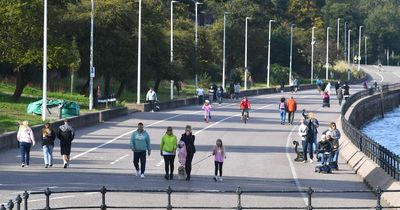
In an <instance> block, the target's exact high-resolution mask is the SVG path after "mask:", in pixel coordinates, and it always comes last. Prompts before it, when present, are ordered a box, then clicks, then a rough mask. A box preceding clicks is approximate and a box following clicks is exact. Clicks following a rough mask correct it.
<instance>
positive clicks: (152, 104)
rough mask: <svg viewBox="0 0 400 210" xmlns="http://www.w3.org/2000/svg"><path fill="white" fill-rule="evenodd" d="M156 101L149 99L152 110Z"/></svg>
mask: <svg viewBox="0 0 400 210" xmlns="http://www.w3.org/2000/svg"><path fill="white" fill-rule="evenodd" d="M155 102H156V101H155V100H149V103H150V109H151V111H154V105H155Z"/></svg>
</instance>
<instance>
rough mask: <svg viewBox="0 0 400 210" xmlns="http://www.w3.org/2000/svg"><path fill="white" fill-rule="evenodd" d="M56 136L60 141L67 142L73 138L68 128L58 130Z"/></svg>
mask: <svg viewBox="0 0 400 210" xmlns="http://www.w3.org/2000/svg"><path fill="white" fill-rule="evenodd" d="M58 134H59V135H58V138H59V139H60V140H61V141H67V142H72V140H74V136H73V135H72V132H71V131H70V130H67V131H61V130H60V131H59V133H58Z"/></svg>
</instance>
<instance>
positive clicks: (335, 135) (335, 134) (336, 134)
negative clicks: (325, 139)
mask: <svg viewBox="0 0 400 210" xmlns="http://www.w3.org/2000/svg"><path fill="white" fill-rule="evenodd" d="M328 132H330V137H331V139H332V140H333V142H332V146H333V151H334V155H333V160H332V162H333V165H334V167H335V168H336V169H338V164H337V162H338V159H339V139H340V137H341V135H340V131H339V130H338V129H337V127H336V123H334V122H331V123H330V124H329V131H328Z"/></svg>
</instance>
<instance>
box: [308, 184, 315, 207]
mask: <svg viewBox="0 0 400 210" xmlns="http://www.w3.org/2000/svg"><path fill="white" fill-rule="evenodd" d="M313 192H314V190H313V189H311V187H308V191H307V195H308V206H307V210H313V206H312V203H311V196H312V194H313Z"/></svg>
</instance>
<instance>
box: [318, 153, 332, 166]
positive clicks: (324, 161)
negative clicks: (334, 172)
mask: <svg viewBox="0 0 400 210" xmlns="http://www.w3.org/2000/svg"><path fill="white" fill-rule="evenodd" d="M325 156H327V158H326V157H325ZM318 158H319V159H321V164H328V163H330V162H331V159H332V155H331V153H329V154H324V153H318Z"/></svg>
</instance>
